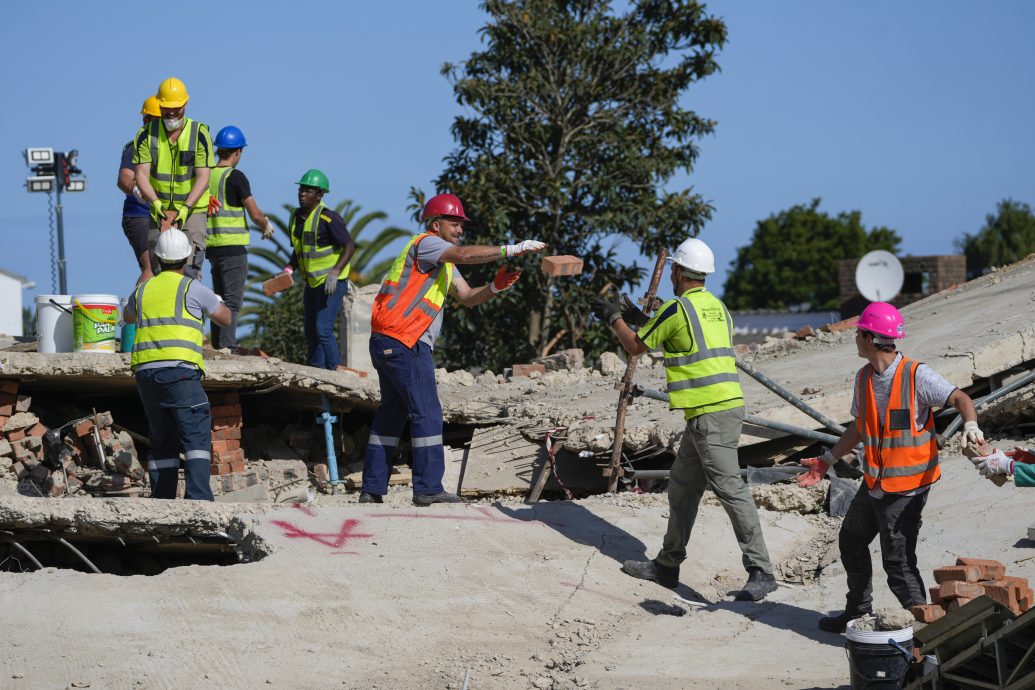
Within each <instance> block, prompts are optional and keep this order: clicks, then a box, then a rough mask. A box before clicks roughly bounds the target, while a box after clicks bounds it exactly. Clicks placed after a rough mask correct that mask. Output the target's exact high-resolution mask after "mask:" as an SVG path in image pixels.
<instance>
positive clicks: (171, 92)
mask: <svg viewBox="0 0 1035 690" xmlns="http://www.w3.org/2000/svg"><path fill="white" fill-rule="evenodd" d="M155 95H156V96H157V97H158V105H160V106H161V107H163V108H179V107H180V106H182V105H183V104H185V103H186V102H187V101H189V100H190V96H189V95H188V94H187V87H186V86H184V84H183V82H182V81H180V80H179V79H177V78H176V77H169V78H168V79H166V80H165V81H163V82H162V83H161V85H160V86H159V87H158V93H157V94H155Z"/></svg>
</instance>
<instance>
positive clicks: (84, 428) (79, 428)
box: [75, 419, 93, 438]
mask: <svg viewBox="0 0 1035 690" xmlns="http://www.w3.org/2000/svg"><path fill="white" fill-rule="evenodd" d="M91 434H93V422H91V421H90V420H89V419H84V420H83V421H81V422H79V423H78V424H76V425H75V435H76V436H78V437H79V438H84V437H86V436H89V435H91Z"/></svg>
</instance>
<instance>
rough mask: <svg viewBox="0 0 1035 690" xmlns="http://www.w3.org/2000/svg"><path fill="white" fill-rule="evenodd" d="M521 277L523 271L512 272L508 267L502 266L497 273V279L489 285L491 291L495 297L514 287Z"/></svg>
mask: <svg viewBox="0 0 1035 690" xmlns="http://www.w3.org/2000/svg"><path fill="white" fill-rule="evenodd" d="M520 277H521V271H511V270H509V269H508V268H507V267H506V266H500V269H499V270H498V271H496V277H495V278H493V280H492V283H490V284H489V290H490V291H491V292H492V294H494V295H495V294H497V293H498V292H500V291H501V290H506V289H507V288H509V287H511V286H512V285H514V283H516V282H517V281H518V278H520Z"/></svg>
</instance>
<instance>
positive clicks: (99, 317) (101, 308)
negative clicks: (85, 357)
mask: <svg viewBox="0 0 1035 690" xmlns="http://www.w3.org/2000/svg"><path fill="white" fill-rule="evenodd" d="M118 324H119V298H118V296H116V295H89V294H88V295H76V296H75V297H74V298H72V330H73V333H74V334H75V351H76V352H117V348H116V347H115V334H116V332H117V331H118Z"/></svg>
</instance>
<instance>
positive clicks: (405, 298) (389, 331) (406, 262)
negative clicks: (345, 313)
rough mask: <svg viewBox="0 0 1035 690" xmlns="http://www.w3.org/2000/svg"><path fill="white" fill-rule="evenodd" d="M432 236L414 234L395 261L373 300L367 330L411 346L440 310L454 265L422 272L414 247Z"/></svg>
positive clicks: (440, 266) (446, 264)
mask: <svg viewBox="0 0 1035 690" xmlns="http://www.w3.org/2000/svg"><path fill="white" fill-rule="evenodd" d="M431 235H432V233H430V232H425V233H422V234H420V235H415V236H414V237H412V238H411V239H410V241H409V242H407V243H406V246H405V247H403V250H402V252H400V253H399V256H397V257H396V258H395V261H394V262H393V263H392V268H391V270H390V271H389V272H388V275H386V276H385V279H384V282H383V283H381V289H380V291H378V293H377V297H375V298H374V309H373V313H372V314H371V317H370V330H371V332H373V333H381V334H383V335H387V336H390V337H392V338H395V339H396V340H398V341H400V342H401V343H403V344H404V345H406V347H413V346H414V344H416V342H417V341H418V340H420V337H421V336H422V335H424V332H425V331H426V330H428V327H429V326H431V322H432V321H434V320H435V316H437V315H438V313H439V312H440V311H442V305H444V304H445V302H446V295H447V294H448V293H449V286H450V285H451V284H452V281H453V264H451V263H445V264H439V265H438V266H435V267H434V268H433V269H431V271H429V272H427V273H424V272H422V271H421V270H420V262H418V261H417V247H418V245H420V243H421V241H422V240H423V239H424V238H425V237H430V236H431Z"/></svg>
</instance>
